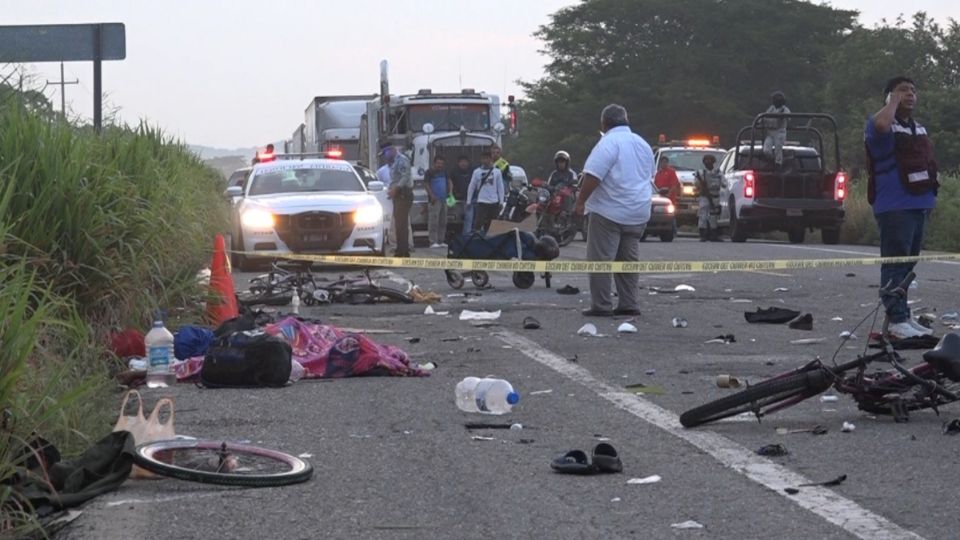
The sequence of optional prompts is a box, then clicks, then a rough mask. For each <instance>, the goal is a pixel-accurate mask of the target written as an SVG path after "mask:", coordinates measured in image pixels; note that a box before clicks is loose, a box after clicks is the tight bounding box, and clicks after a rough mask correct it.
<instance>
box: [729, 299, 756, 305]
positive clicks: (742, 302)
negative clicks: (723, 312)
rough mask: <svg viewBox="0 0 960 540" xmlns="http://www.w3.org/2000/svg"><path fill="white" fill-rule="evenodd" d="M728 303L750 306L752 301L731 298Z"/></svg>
mask: <svg viewBox="0 0 960 540" xmlns="http://www.w3.org/2000/svg"><path fill="white" fill-rule="evenodd" d="M730 301H731V302H733V303H734V304H752V303H753V300H748V299H746V298H731V299H730Z"/></svg>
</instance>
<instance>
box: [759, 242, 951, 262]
mask: <svg viewBox="0 0 960 540" xmlns="http://www.w3.org/2000/svg"><path fill="white" fill-rule="evenodd" d="M777 246H778V247H785V248H790V249H805V250H808V251H825V252H827V253H842V254H846V255H866V256H868V257H879V256H880V254H879V253H877V252H876V251H853V250H850V249H835V248H821V247H813V246H794V245H790V244H777ZM929 262H931V263H933V264H949V265H953V266H957V265H960V262H957V261H929Z"/></svg>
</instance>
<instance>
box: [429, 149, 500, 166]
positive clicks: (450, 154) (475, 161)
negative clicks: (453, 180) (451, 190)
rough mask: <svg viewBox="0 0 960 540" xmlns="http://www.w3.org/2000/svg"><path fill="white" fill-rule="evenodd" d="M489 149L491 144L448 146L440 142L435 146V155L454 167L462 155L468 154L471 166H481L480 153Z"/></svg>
mask: <svg viewBox="0 0 960 540" xmlns="http://www.w3.org/2000/svg"><path fill="white" fill-rule="evenodd" d="M489 149H490V146H481V145H468V146H460V145H449V146H447V145H440V144H438V145H436V146H434V155H433V157H434V158H436V157H437V156H440V157H442V158H443V159H445V160H446V161H447V167H450V168H453V167H455V166H456V165H457V159H458V158H459V157H460V156H467V158H468V159H469V160H470V166H471V167H479V166H480V154H482V153H483V151H484V150H489Z"/></svg>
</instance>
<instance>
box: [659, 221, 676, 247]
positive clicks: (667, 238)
mask: <svg viewBox="0 0 960 540" xmlns="http://www.w3.org/2000/svg"><path fill="white" fill-rule="evenodd" d="M676 236H677V224H676V223H674V224H673V228H672V229H670V231H669V232H665V233H663V234H661V235H660V241H661V242H673V239H674V237H676Z"/></svg>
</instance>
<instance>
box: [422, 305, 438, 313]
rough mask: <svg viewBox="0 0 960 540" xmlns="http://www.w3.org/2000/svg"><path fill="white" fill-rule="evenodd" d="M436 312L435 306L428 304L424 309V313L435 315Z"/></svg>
mask: <svg viewBox="0 0 960 540" xmlns="http://www.w3.org/2000/svg"><path fill="white" fill-rule="evenodd" d="M436 313H437V312H436V311H434V310H433V306H427V308H426V309H424V310H423V314H424V315H435V314H436Z"/></svg>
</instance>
